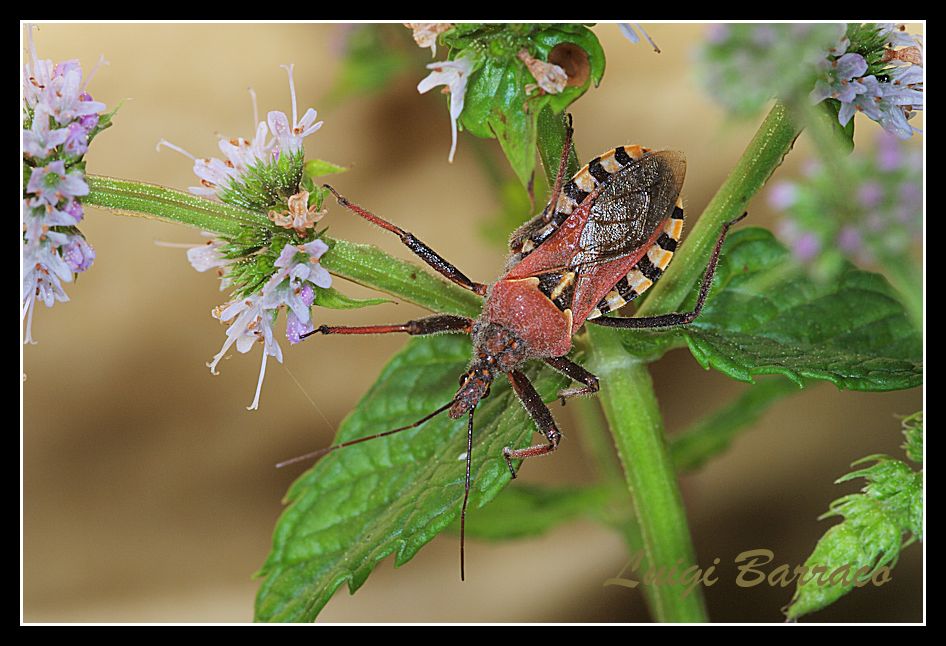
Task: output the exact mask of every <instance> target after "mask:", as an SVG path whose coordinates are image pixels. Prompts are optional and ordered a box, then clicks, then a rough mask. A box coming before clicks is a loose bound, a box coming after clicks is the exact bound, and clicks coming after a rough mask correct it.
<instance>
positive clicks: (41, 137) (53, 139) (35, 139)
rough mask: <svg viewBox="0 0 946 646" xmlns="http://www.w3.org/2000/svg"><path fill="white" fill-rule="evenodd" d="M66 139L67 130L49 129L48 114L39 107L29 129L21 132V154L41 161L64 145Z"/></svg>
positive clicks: (67, 135)
mask: <svg viewBox="0 0 946 646" xmlns="http://www.w3.org/2000/svg"><path fill="white" fill-rule="evenodd" d="M68 137H69V129H68V128H51V127H50V125H49V114H47V112H46V109H45V108H44V107H43V106H39V107H38V108H37V110H36V112H35V113H34V114H33V124H32V125H31V126H30V129H29V130H24V131H23V152H24V153H25V154H26V155H28V156H30V157H36V158H39V159H43V158H45V157H48V156H49V154H50V153H51V152H52V151H53V149H55V148H56V147H58V146H61V145H62V144H64V143H66V139H67V138H68Z"/></svg>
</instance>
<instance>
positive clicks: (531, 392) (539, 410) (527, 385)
mask: <svg viewBox="0 0 946 646" xmlns="http://www.w3.org/2000/svg"><path fill="white" fill-rule="evenodd" d="M506 376H507V377H508V379H509V383H510V384H512V389H513V390H514V391H515V393H516V395H517V396H518V397H519V401H521V402H522V405H523V406H524V407H525V409H526V411H528V413H529V415H530V416H531V417H532V420H533V421H534V422H535V424H536V426H538V431H539V432H540V433H542V434H543V435H544V436H545V437H546V438H547V439H548V441H549V443H548V444H536V445H535V446H530V447H528V448H525V449H511V448H509V447H508V446H507V447H506V448H504V449H503V457H504V458H506V466H508V467H509V473H510V474H512V477H513V478H515V477H516V468H515V467H514V466H513V465H512V461H513V460H524V459H526V458H531V457H535V456H537V455H545V454H546V453H551V452H552V451H554V450H555V449H557V448H558V443H559V440H561V439H562V434H561V432H559V430H558V427H557V426H555V420H554V419H552V412H551V411H550V410H549V407H548V406H546V405H545V402H543V401H542V397H540V396H539V393H538V392H536V390H535V386H533V385H532V382H530V381H529V379H528V377H526V376H525V375H524V374H522V373H521V372H519V371H518V370H513V371H512V372H510V373H508V374H507V375H506Z"/></svg>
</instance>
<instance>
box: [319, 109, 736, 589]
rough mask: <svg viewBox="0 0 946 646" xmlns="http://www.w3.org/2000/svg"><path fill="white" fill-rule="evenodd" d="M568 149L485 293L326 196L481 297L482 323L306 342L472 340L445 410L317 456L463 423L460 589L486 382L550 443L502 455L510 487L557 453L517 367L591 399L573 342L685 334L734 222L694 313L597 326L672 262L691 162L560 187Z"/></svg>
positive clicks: (419, 325)
mask: <svg viewBox="0 0 946 646" xmlns="http://www.w3.org/2000/svg"><path fill="white" fill-rule="evenodd" d="M571 137H572V129H571V127H570V126H569V127H568V129H567V136H566V140H565V147H564V150H563V152H562V157H561V162H560V164H559V169H558V174H557V178H556V182H555V186H554V188H553V191H552V199H551V200H550V201H549V203H548V205H547V206H546V207H545V209H544V210H543V211H542V212H541V213H539V214H538V215H536V216H535V217H534V218H532V220H530V221H529V222H527V223H526V224H524V225H523V226H522V227H520V228H519V229H518V230H516V231H515V232H514V233H513V235H512V237H511V239H510V251H511V254H510V256H509V258H508V260H507V262H506V267H505V273H504V274H503V275H502V276H501V277H500V278H499V279H498V280H497V281H496V282H494V283H493V284H492V285H485V284H482V283H476V282H474V281H472V280H470V279H469V278H467V277H466V276H465V275H464V274H463V273H462V272H460V271H459V270H458V269H457V268H456V267H454V266H453V265H452V264H450V263H449V262H447V261H446V260H444V259H443V258H442V257H441V256H439V255H438V254H437V253H436V252H434V251H433V250H432V249H430V247H428V246H427V245H425V244H424V243H423V242H421V241H420V240H418V239H417V238H416V237H415V236H414V235H413V234H411V233H408V232H406V231H404V230H402V229H401V228H399V227H397V226H395V225H393V224H391V223H390V222H387V221H386V220H383V219H382V218H380V217H378V216H376V215H374V214H372V213H370V212H368V211H366V210H365V209H363V208H361V207H360V206H357V205H355V204H353V203H351V202H349V201H348V200H347V199H345V198H344V197H342V196H341V195H339V194H338V193H337V192H336V191H335V190H334V189H332V188H331V187H329V186H327V188H329V190H331V191H332V192H333V194H334V195H335V197H336V198H337V199H338V202H339V204H341V205H342V206H344V207H347V208H348V209H350V210H351V211H353V212H355V213H357V214H358V215H360V216H361V217H363V218H365V219H366V220H368V221H370V222H373V223H374V224H376V225H378V226H380V227H382V228H383V229H386V230H388V231H391V232H392V233H395V234H397V235H398V237H400V239H401V241H402V242H403V243H404V244H405V245H406V246H407V247H408V248H410V249H411V251H413V252H414V253H415V254H417V256H419V257H420V258H421V259H422V260H424V262H426V263H427V264H428V265H430V266H431V267H433V268H434V269H435V270H437V271H438V272H439V273H440V274H442V275H443V276H445V277H446V278H448V279H449V280H451V281H452V282H454V283H456V284H457V285H460V286H461V287H464V288H466V289H469V290H471V291H473V292H474V293H476V294H479V295H481V296H484V297H485V302H484V305H483V311H482V313H481V314H480V316H479V318H477V319H475V320H474V319H469V318H465V317H461V316H453V315H437V316H431V317H428V318H423V319H419V320H414V321H408V322H407V323H403V324H397V325H377V326H367V327H337V326H326V325H323V326H321V327H319V328H318V329H317V330H315V332H313V333H312V334H314V333H316V332H317V333H321V334H385V333H390V332H404V333H407V334H411V335H426V334H437V333H443V332H455V333H464V334H471V335H472V337H473V358H472V361H471V363H470V366H469V369H468V370H467V372H466V373H464V374H463V375H462V376H461V377H460V387H459V389H458V390H457V393H456V395H455V396H454V398H453V399H452V400H451V401H449V402H447V403H446V404H445V405H444V406H442V407H440V408H439V409H437V410H436V411H434V412H432V413H431V414H430V415H428V416H426V417H424V418H423V419H421V420H418V421H417V422H415V423H414V424H411V425H409V426H407V427H404V428H400V429H394V430H392V431H387V432H385V433H380V434H378V435H372V436H369V437H365V438H360V439H357V440H353V441H351V442H346V443H344V444H340V445H337V446H333V447H329V448H327V449H324V450H323V451H319V452H318V453H317V454H315V455H320V454H322V453H325V452H328V451H330V450H334V449H336V448H341V447H344V446H349V445H351V444H354V443H357V442H362V441H365V440H369V439H374V438H377V437H382V436H385V435H390V434H392V433H396V432H400V431H402V430H406V429H408V428H415V427H417V426H419V425H420V424H422V423H423V422H426V421H427V420H429V419H431V418H432V417H434V416H435V415H439V414H440V413H442V412H444V411H447V412H448V414H449V416H450V417H452V418H454V419H459V418H460V417H463V416H464V415H467V416H468V418H469V423H468V431H467V435H468V436H467V453H466V488H465V493H464V499H463V506H462V509H461V515H460V523H461V547H460V550H461V578H462V576H463V558H462V554H463V540H462V532H463V527H464V522H465V517H466V506H467V501H468V498H469V491H470V464H471V458H470V454H471V452H472V446H473V412H474V410H475V408H476V405H477V404H478V403H479V401H480V400H481V399H483V398H484V397H485V396H486V395H487V394H488V393H489V388H490V385H491V384H492V382H493V381H494V380H495V379H497V378H498V377H500V376H502V375H505V376H506V378H507V379H508V380H509V382H510V384H511V386H512V388H513V390H514V391H515V393H516V395H517V396H518V397H519V399H520V401H521V402H522V404H523V406H524V407H525V409H526V410H527V411H528V413H529V415H530V416H531V417H532V419H533V421H534V422H535V424H536V426H537V427H538V432H540V433H541V434H542V435H543V436H544V437H545V439H546V442H544V443H541V444H536V445H535V446H531V447H528V448H523V449H513V448H510V447H507V448H505V449H504V450H503V455H504V457H505V459H506V463H507V465H508V466H509V472H510V473H511V474H512V477H515V476H516V469H515V466H514V465H513V460H522V459H525V458H529V457H533V456H537V455H544V454H547V453H549V452H551V451H554V450H555V449H556V448H557V447H558V444H559V440H560V439H561V433H560V432H559V430H558V428H557V426H556V424H555V420H554V419H553V418H552V414H551V412H550V411H549V408H548V406H546V404H545V403H544V402H543V401H542V398H541V397H540V396H539V394H538V392H537V391H536V389H535V388H534V387H533V385H532V383H531V382H530V381H529V379H528V378H527V377H526V376H525V374H524V373H523V372H522V371H521V368H522V366H523V364H525V363H526V362H527V361H530V360H541V361H544V362H545V363H547V364H548V365H549V366H551V367H552V368H554V369H555V370H557V371H559V372H561V373H563V374H564V375H566V376H567V377H569V378H571V379H572V380H573V381H575V382H578V383H579V384H580V385H579V386H575V387H571V388H566V389H564V390H562V391H561V392H560V393H559V395H560V397H561V398H562V400H563V401H564V399H565V398H567V397H571V396H575V395H580V394H587V393H594V392H597V390H598V378H597V377H596V376H595V375H593V374H591V373H590V372H589V371H587V370H585V369H584V368H583V367H581V366H580V365H578V364H576V363H574V362H572V361H571V360H569V359H568V358H567V356H566V355H567V354H568V352H569V350H571V347H572V336H573V335H574V334H575V333H576V332H578V331H579V329H580V328H581V327H582V325H583V324H585V323H586V322H587V323H592V324H598V325H607V326H612V327H627V328H650V327H668V326H675V325H685V324H687V323H690V322H692V321H693V319H695V318H696V316H697V315H698V314H699V313H700V310H701V309H702V307H703V303H704V301H705V299H706V294H707V292H708V291H709V287H710V284H711V282H712V277H713V273H714V271H715V268H716V263H717V260H718V258H719V251H720V248H721V246H722V243H723V239H724V238H725V235H726V232H727V230H728V229H729V227H730V226H731V225H732V224H733V223H734V222H735V221H733V222H730V223H727V224H726V225H725V226H724V227H723V230H722V231H721V233H720V235H719V238H718V240H717V242H716V247H715V248H714V251H713V254H712V257H711V258H710V262H709V264H708V266H707V268H706V272H705V273H704V276H703V282H702V287H701V290H700V294H699V298H698V300H697V303H696V307H695V308H694V309H693V311H691V312H684V313H671V314H664V315H660V316H653V317H641V318H612V317H605V316H602V315H603V314H606V313H608V312H611V311H614V310H616V309H618V308H620V307H621V306H623V305H624V304H625V303H628V302H630V301H632V300H633V299H634V298H636V297H637V296H639V295H640V294H642V293H643V292H644V291H646V290H647V289H648V288H649V287H650V286H651V285H653V284H654V283H655V282H656V281H657V280H658V279H659V278H660V276H661V275H662V274H663V272H664V270H665V269H666V268H667V265H668V264H669V263H670V260H671V259H672V258H673V254H674V252H675V251H676V248H677V245H678V244H679V242H680V235H681V233H682V231H683V202H682V200H681V197H680V191H681V188H682V186H683V179H684V175H685V172H686V160H685V158H684V156H683V154H682V153H678V152H672V151H657V152H655V151H652V150H650V149H648V148H642V147H640V146H621V147H618V148H614V149H613V150H610V151H608V152H607V153H605V154H603V155H601V156H600V157H596V158H595V159H593V160H591V161H590V162H589V163H588V165H586V166H585V167H584V168H582V169H581V170H579V171H578V173H576V174H575V176H574V177H572V178H571V180H569V181H568V182H567V183H564V185H563V175H564V173H565V167H566V163H567V159H568V151H569V150H570V147H571Z"/></svg>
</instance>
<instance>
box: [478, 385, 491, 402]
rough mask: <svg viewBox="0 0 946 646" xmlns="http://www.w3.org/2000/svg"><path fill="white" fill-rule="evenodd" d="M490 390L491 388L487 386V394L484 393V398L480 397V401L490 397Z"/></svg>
mask: <svg viewBox="0 0 946 646" xmlns="http://www.w3.org/2000/svg"><path fill="white" fill-rule="evenodd" d="M489 389H490V387H489V386H487V387H486V392H484V393H483V396H482V397H480V399H486V398H487V397H489Z"/></svg>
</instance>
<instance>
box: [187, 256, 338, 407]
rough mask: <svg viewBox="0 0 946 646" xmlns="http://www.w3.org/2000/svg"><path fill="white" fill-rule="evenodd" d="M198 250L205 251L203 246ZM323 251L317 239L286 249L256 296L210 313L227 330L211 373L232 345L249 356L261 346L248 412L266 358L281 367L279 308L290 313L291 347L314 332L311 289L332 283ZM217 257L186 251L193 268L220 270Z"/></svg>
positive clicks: (256, 403) (256, 400)
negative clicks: (321, 261)
mask: <svg viewBox="0 0 946 646" xmlns="http://www.w3.org/2000/svg"><path fill="white" fill-rule="evenodd" d="M202 248H207V245H204V246H202ZM192 251H193V250H192ZM326 251H328V245H327V244H325V243H324V242H323V241H322V240H318V239H316V240H313V241H311V242H307V243H305V244H301V245H291V244H288V245H286V246H285V247H283V249H282V251H281V252H280V254H279V257H278V258H277V259H276V261H275V263H274V265H275V266H276V273H274V274H273V275H272V276H271V277H270V278H269V280H267V281H266V284H265V285H264V286H263V288H262V289H261V290H260V291H259V292H257V293H256V294H252V295H251V296H248V297H246V298H241V299H236V300H233V301H230V302H229V303H225V304H224V305H220V306H218V307H216V308H214V310H213V312H212V313H213V316H214V318H216V319H218V320H220V321H222V322H224V323H226V324H227V325H228V326H229V327H228V329H227V340H226V341H225V342H224V344H223V348H221V350H220V352H218V353H217V354H216V355H214V358H213V360H212V361H211V362H210V363H208V364H207V366H208V367H209V368H210V371H211V372H212V373H213V374H217V364H218V363H219V362H220V360H221V359H222V358H223V357H224V355H225V354H226V353H227V351H228V350H229V349H230V348H231V347H232V346H233V345H236V348H237V350H238V351H239V352H241V353H244V354H245V353H247V352H249V351H250V349H251V348H252V347H253V345H254V344H255V343H262V345H263V358H262V364H261V365H260V374H259V380H258V381H257V385H256V395H255V397H254V398H253V403H252V404H250V406H249V408H248V409H249V410H256V409H258V408H259V399H260V392H261V390H262V387H263V379H264V377H265V375H266V361H267V359H268V358H269V357H275V358H276V360H277V361H279V362H280V363H282V349H281V348H280V347H279V343H278V342H277V341H276V336H275V334H274V332H273V324H274V323H275V321H276V316H277V314H278V312H279V310H280V309H281V308H283V307H285V308H286V309H287V310H288V313H287V323H286V337H287V338H288V339H289V342H290V343H298V342H299V341H300V337H301V335H303V334H305V333H307V332H311V331H312V330H313V329H315V328H314V326H313V324H312V315H311V307H312V304H313V303H314V301H315V290H314V287H321V288H323V289H327V288H328V287H330V286H331V285H332V277H331V275H330V274H329V273H328V271H326V270H325V268H324V267H322V266H321V265H320V264H319V258H321V257H322V254H324V253H325V252H326ZM217 257H218V258H214V257H213V255H212V254H206V255H199V254H197V253H195V254H193V257H192V254H191V251H188V258H189V259H191V261H192V264H194V265H195V267H197V266H198V265H200V266H202V267H204V268H205V269H209V268H211V267H213V266H220V263H219V259H220V258H222V257H221V256H220V255H219V253H217ZM195 259H196V260H197V262H196V263H195V262H194V261H195Z"/></svg>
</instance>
